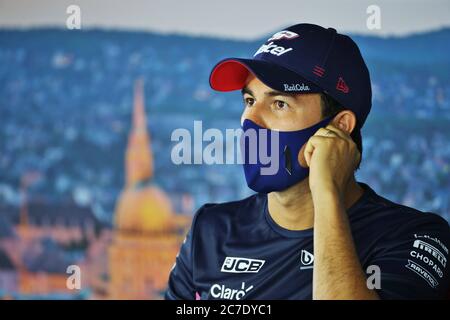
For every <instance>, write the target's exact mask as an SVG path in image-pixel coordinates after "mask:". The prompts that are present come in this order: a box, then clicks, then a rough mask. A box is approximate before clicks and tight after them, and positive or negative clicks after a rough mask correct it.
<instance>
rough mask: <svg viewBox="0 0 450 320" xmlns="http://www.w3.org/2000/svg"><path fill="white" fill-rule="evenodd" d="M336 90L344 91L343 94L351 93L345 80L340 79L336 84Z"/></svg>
mask: <svg viewBox="0 0 450 320" xmlns="http://www.w3.org/2000/svg"><path fill="white" fill-rule="evenodd" d="M336 89H337V90H339V91H342V92H343V93H348V92H349V91H350V89H349V87H348V86H347V84H346V83H345V81H344V78H342V77H339V79H338V82H337V84H336Z"/></svg>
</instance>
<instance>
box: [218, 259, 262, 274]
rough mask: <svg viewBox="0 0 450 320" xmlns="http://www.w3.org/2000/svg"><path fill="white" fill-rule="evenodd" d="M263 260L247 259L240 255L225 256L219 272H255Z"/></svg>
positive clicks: (260, 266)
mask: <svg viewBox="0 0 450 320" xmlns="http://www.w3.org/2000/svg"><path fill="white" fill-rule="evenodd" d="M264 263H265V260H259V259H247V258H240V257H226V258H225V260H224V262H223V264H222V269H221V270H220V271H221V272H229V273H257V272H259V270H261V268H262V266H263V265H264Z"/></svg>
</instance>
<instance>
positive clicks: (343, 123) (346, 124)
mask: <svg viewBox="0 0 450 320" xmlns="http://www.w3.org/2000/svg"><path fill="white" fill-rule="evenodd" d="M332 124H333V125H334V126H335V127H337V128H339V129H341V130H342V131H345V132H347V133H348V134H351V133H352V132H353V129H355V127H356V116H355V114H354V113H353V111H350V110H343V111H341V112H339V113H338V114H337V115H336V116H335V117H334V119H333V121H332Z"/></svg>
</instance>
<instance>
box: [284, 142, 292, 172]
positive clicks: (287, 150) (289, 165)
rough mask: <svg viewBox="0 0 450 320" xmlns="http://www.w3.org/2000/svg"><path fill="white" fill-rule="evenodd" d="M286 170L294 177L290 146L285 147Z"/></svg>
mask: <svg viewBox="0 0 450 320" xmlns="http://www.w3.org/2000/svg"><path fill="white" fill-rule="evenodd" d="M283 154H284V169H285V170H286V171H287V173H289V175H290V176H292V163H291V149H290V148H289V147H288V146H284V150H283Z"/></svg>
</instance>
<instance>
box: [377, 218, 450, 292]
mask: <svg viewBox="0 0 450 320" xmlns="http://www.w3.org/2000/svg"><path fill="white" fill-rule="evenodd" d="M422 215H423V217H420V218H419V219H415V220H416V221H413V222H409V223H407V224H405V225H403V226H402V227H400V228H398V229H397V230H393V231H392V232H390V235H389V236H388V239H386V240H385V241H382V244H381V245H379V246H378V247H377V250H376V254H375V256H374V257H373V258H372V259H370V261H369V265H374V266H376V267H378V268H379V269H378V268H377V269H378V270H379V271H380V283H379V288H377V287H375V288H376V290H377V292H378V295H379V297H380V298H381V299H445V298H448V292H449V265H448V257H449V252H448V247H449V244H450V243H449V242H450V239H449V238H450V228H449V225H448V223H447V222H446V221H445V220H444V219H442V218H441V217H439V216H437V215H435V214H432V213H423V214H422Z"/></svg>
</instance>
